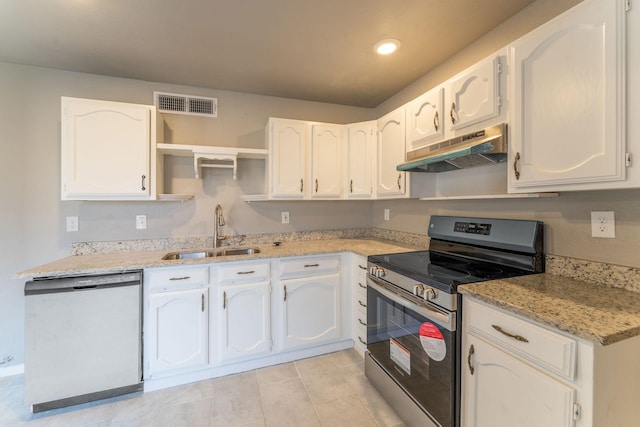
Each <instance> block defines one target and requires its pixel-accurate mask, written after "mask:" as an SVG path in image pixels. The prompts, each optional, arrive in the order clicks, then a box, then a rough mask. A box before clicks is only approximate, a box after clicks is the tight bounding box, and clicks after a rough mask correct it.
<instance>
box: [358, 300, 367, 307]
mask: <svg viewBox="0 0 640 427" xmlns="http://www.w3.org/2000/svg"><path fill="white" fill-rule="evenodd" d="M358 304H360V305H361V306H363V307H364V308H367V304H365V303H363V302H362V301H360V300H358Z"/></svg>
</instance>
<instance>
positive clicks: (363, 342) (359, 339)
mask: <svg viewBox="0 0 640 427" xmlns="http://www.w3.org/2000/svg"><path fill="white" fill-rule="evenodd" d="M358 341H360V342H361V343H362V344H363V345H367V342H366V341H365V340H363V339H362V338H360V337H358Z"/></svg>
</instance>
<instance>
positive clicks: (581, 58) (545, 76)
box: [508, 0, 637, 192]
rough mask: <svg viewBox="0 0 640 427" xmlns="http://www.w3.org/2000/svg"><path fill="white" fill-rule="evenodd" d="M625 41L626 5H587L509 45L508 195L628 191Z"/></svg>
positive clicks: (595, 1) (607, 1) (615, 0)
mask: <svg viewBox="0 0 640 427" xmlns="http://www.w3.org/2000/svg"><path fill="white" fill-rule="evenodd" d="M625 38H626V36H625V1H624V0H588V1H584V2H582V3H580V4H578V5H577V6H576V7H574V8H572V9H570V10H569V11H567V12H565V13H564V14H562V15H560V16H559V17H557V18H555V19H553V20H552V21H549V22H548V23H546V24H544V25H543V26H541V27H539V28H537V29H536V30H534V31H532V32H530V33H529V34H527V35H525V36H524V37H522V38H520V39H518V40H517V41H515V42H514V43H512V44H511V45H510V47H509V61H510V69H511V71H512V75H513V78H512V79H511V82H512V84H511V85H510V90H511V96H512V98H513V107H512V108H511V113H510V120H509V123H510V126H511V127H510V129H511V132H510V134H511V135H510V144H511V147H510V149H509V161H510V163H509V165H510V172H509V178H508V182H509V191H510V192H528V191H557V190H589V189H598V188H615V187H621V186H625V184H622V183H620V181H623V180H624V179H625V176H626V165H625V158H626V151H625V79H624V75H625V58H626V53H625V52H626V51H625ZM636 48H637V46H636ZM634 72H635V71H634Z"/></svg>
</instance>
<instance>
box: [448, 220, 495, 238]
mask: <svg viewBox="0 0 640 427" xmlns="http://www.w3.org/2000/svg"><path fill="white" fill-rule="evenodd" d="M453 231H457V232H459V233H469V234H482V235H485V236H488V235H489V234H491V224H481V223H479V222H461V221H456V222H455V224H454V226H453Z"/></svg>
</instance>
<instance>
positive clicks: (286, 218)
mask: <svg viewBox="0 0 640 427" xmlns="http://www.w3.org/2000/svg"><path fill="white" fill-rule="evenodd" d="M281 214H282V223H283V224H289V212H281Z"/></svg>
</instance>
